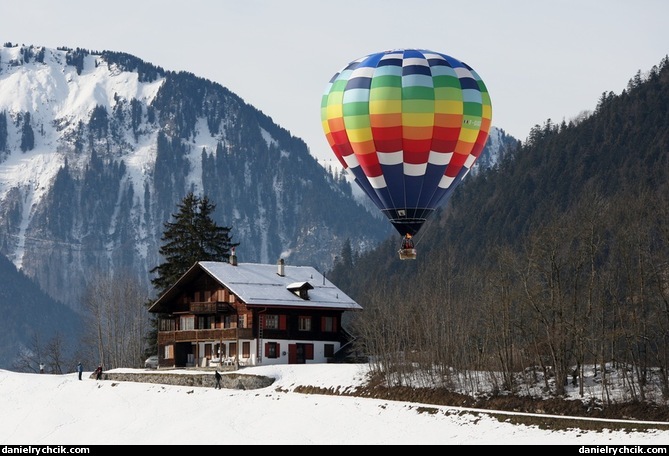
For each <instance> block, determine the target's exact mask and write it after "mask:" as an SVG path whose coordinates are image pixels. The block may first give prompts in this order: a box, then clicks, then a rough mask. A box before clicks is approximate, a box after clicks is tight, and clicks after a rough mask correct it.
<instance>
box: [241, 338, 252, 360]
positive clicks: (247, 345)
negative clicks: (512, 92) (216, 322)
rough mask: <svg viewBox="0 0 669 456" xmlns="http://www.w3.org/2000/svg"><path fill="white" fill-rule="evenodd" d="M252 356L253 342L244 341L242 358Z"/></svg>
mask: <svg viewBox="0 0 669 456" xmlns="http://www.w3.org/2000/svg"><path fill="white" fill-rule="evenodd" d="M249 356H251V342H242V358H248V357H249Z"/></svg>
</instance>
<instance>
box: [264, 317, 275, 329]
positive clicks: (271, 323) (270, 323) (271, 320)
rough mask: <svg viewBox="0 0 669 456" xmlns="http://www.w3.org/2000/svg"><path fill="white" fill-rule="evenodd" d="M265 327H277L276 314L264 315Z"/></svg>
mask: <svg viewBox="0 0 669 456" xmlns="http://www.w3.org/2000/svg"><path fill="white" fill-rule="evenodd" d="M264 327H265V329H279V316H278V315H265V326H264Z"/></svg>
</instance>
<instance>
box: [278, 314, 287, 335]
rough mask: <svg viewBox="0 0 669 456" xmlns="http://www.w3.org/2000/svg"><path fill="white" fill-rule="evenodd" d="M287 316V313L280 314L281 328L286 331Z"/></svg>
mask: <svg viewBox="0 0 669 456" xmlns="http://www.w3.org/2000/svg"><path fill="white" fill-rule="evenodd" d="M286 327H287V326H286V316H285V315H279V329H281V330H283V331H285V330H286Z"/></svg>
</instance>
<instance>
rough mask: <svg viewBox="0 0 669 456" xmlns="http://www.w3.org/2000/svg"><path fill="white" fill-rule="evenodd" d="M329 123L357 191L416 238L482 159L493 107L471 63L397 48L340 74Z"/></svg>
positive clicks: (325, 100)
mask: <svg viewBox="0 0 669 456" xmlns="http://www.w3.org/2000/svg"><path fill="white" fill-rule="evenodd" d="M321 121H322V124H323V130H324V132H325V136H326V137H327V140H328V143H329V144H330V147H331V148H332V150H333V152H334V153H335V155H336V156H337V158H338V159H339V161H340V162H341V164H342V165H343V166H344V168H345V169H347V170H348V171H349V172H350V173H352V174H353V176H354V177H355V181H356V182H357V184H358V185H359V186H360V187H361V188H362V189H363V190H364V192H365V193H366V194H367V195H368V196H369V197H370V198H371V199H372V200H373V201H374V203H375V204H376V205H377V206H378V207H379V209H381V211H382V212H383V213H384V214H385V215H386V216H387V217H388V218H389V220H390V222H391V223H392V224H393V226H394V227H395V228H396V229H397V231H398V232H399V233H400V234H401V235H405V234H407V233H408V234H411V235H414V234H416V233H417V232H418V230H419V229H420V227H421V226H422V225H423V223H424V222H425V220H426V219H427V217H428V216H429V215H430V214H431V213H432V212H434V210H435V209H436V208H437V207H438V206H439V205H440V204H443V203H445V201H446V200H448V198H449V197H450V195H451V194H452V192H453V190H454V189H455V188H456V187H457V186H458V184H459V183H460V182H461V181H462V179H463V178H464V177H465V176H466V175H467V173H468V172H469V169H470V168H471V166H472V165H473V164H474V162H475V161H476V159H477V158H478V157H479V155H480V154H481V151H482V150H483V147H484V146H485V143H486V140H487V139H488V132H489V131H490V125H491V121H492V105H491V103H490V96H489V94H488V91H487V89H486V86H485V84H484V83H483V81H482V80H481V78H480V77H479V75H478V74H477V73H476V72H475V71H474V70H473V69H472V68H471V67H470V66H468V65H467V64H465V63H463V62H461V61H459V60H457V59H455V58H453V57H450V56H448V55H445V54H441V53H438V52H433V51H429V50H425V49H397V50H390V51H385V52H379V53H375V54H370V55H367V56H365V57H362V58H360V59H357V60H354V61H353V62H351V63H349V64H348V65H347V66H346V67H344V68H343V69H342V70H341V71H339V72H338V73H337V74H335V75H334V76H333V77H332V79H331V80H330V82H329V84H328V86H327V88H326V90H325V93H324V94H323V97H322V101H321Z"/></svg>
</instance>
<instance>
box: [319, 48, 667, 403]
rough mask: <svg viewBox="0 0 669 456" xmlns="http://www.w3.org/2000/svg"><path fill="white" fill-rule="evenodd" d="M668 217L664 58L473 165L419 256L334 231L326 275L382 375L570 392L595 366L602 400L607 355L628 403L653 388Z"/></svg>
mask: <svg viewBox="0 0 669 456" xmlns="http://www.w3.org/2000/svg"><path fill="white" fill-rule="evenodd" d="M667 220H669V60H668V59H667V57H665V58H664V59H663V60H662V62H660V64H659V65H657V66H655V67H653V68H652V69H651V70H650V71H648V72H647V73H641V71H639V72H638V73H637V74H636V75H635V76H634V77H632V78H631V79H630V81H629V84H628V86H627V88H626V89H625V90H624V91H623V92H622V93H621V94H620V95H615V94H613V93H603V94H602V96H601V98H600V100H599V103H598V105H597V107H596V109H595V111H594V112H586V113H583V114H582V115H581V116H579V117H578V118H576V119H573V120H570V121H562V122H553V121H552V120H551V119H548V120H546V121H545V123H544V124H543V125H541V126H540V125H536V126H535V128H533V129H532V131H531V133H530V135H529V136H528V138H527V140H526V141H524V142H521V143H520V145H519V146H518V147H517V148H516V149H515V150H514V151H512V152H511V153H508V154H507V155H506V156H505V157H504V159H503V160H502V161H501V162H500V163H499V165H498V166H497V167H495V168H494V169H491V170H488V171H486V172H484V173H479V174H478V175H476V176H475V177H473V176H470V178H469V180H467V181H466V182H464V183H463V185H461V186H460V187H459V188H458V190H457V191H456V192H455V194H454V196H453V198H452V199H451V200H450V201H449V202H448V204H447V205H446V206H445V207H443V208H441V209H440V211H439V212H438V213H437V214H435V215H434V216H433V218H432V219H431V220H429V221H428V222H427V223H426V224H425V226H424V228H423V229H422V230H421V232H420V233H419V234H418V235H417V236H416V237H415V240H416V247H417V250H418V258H417V260H415V261H400V260H399V259H398V255H397V249H398V246H399V237H397V238H393V239H388V240H387V241H386V242H384V243H382V244H381V245H380V246H379V247H378V248H377V249H375V250H374V251H372V252H367V253H359V252H356V251H354V250H353V249H352V248H351V244H346V245H344V247H343V248H342V251H341V254H340V255H339V256H338V257H337V260H336V262H335V264H334V267H333V269H332V271H331V272H330V273H329V277H330V279H331V280H332V281H333V282H334V283H337V284H338V286H340V288H342V289H343V290H345V291H346V292H347V293H348V294H349V295H351V296H352V297H353V298H354V299H356V300H357V301H358V302H359V303H360V304H361V305H362V307H363V309H364V310H363V311H362V312H360V313H357V314H356V315H354V316H353V318H352V319H351V321H350V322H349V324H348V326H350V330H351V332H352V333H354V334H355V336H356V338H357V339H356V351H357V352H358V353H359V354H364V355H365V356H368V357H369V359H370V360H371V362H372V363H373V365H374V366H375V368H376V369H377V371H378V372H379V373H380V374H382V375H383V376H385V378H386V380H387V381H388V383H389V384H390V385H395V386H402V385H410V384H412V383H413V382H414V381H415V375H416V372H420V373H421V374H420V375H425V376H428V377H429V378H430V381H431V382H433V383H435V382H436V383H437V384H440V385H441V386H443V387H445V388H449V387H454V386H457V388H458V389H459V390H465V391H469V392H470V393H472V394H474V393H476V392H477V384H476V381H475V380H474V378H473V377H470V376H469V375H468V373H471V372H476V371H478V372H481V371H483V372H486V374H487V377H488V378H489V379H490V381H492V382H493V384H494V385H496V390H497V392H498V393H509V392H510V393H517V392H518V391H519V389H520V387H521V385H522V384H523V382H525V381H526V380H527V377H528V376H537V377H540V378H543V379H546V383H545V390H546V392H548V393H549V394H552V395H554V396H556V397H560V396H563V395H564V392H565V385H567V383H568V382H572V381H574V382H580V388H581V394H582V393H583V382H582V380H581V379H583V378H584V371H583V369H585V366H592V365H594V366H599V371H598V372H596V374H597V375H599V376H600V378H601V382H602V384H603V385H604V389H603V391H605V393H604V394H603V396H602V401H603V402H607V401H609V402H611V401H613V399H612V396H611V395H608V394H606V391H607V389H606V388H607V369H606V366H608V365H615V366H617V367H623V368H624V372H626V373H627V378H626V385H627V388H628V389H629V397H630V398H631V399H632V400H633V401H640V402H656V401H662V400H664V401H666V400H667V399H669V225H668V224H667ZM610 363H612V364H610ZM537 374H540V375H537ZM548 379H553V381H551V382H549V381H548ZM651 387H652V388H651ZM649 391H660V392H661V393H660V394H661V397H655V395H651V394H650V393H649Z"/></svg>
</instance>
